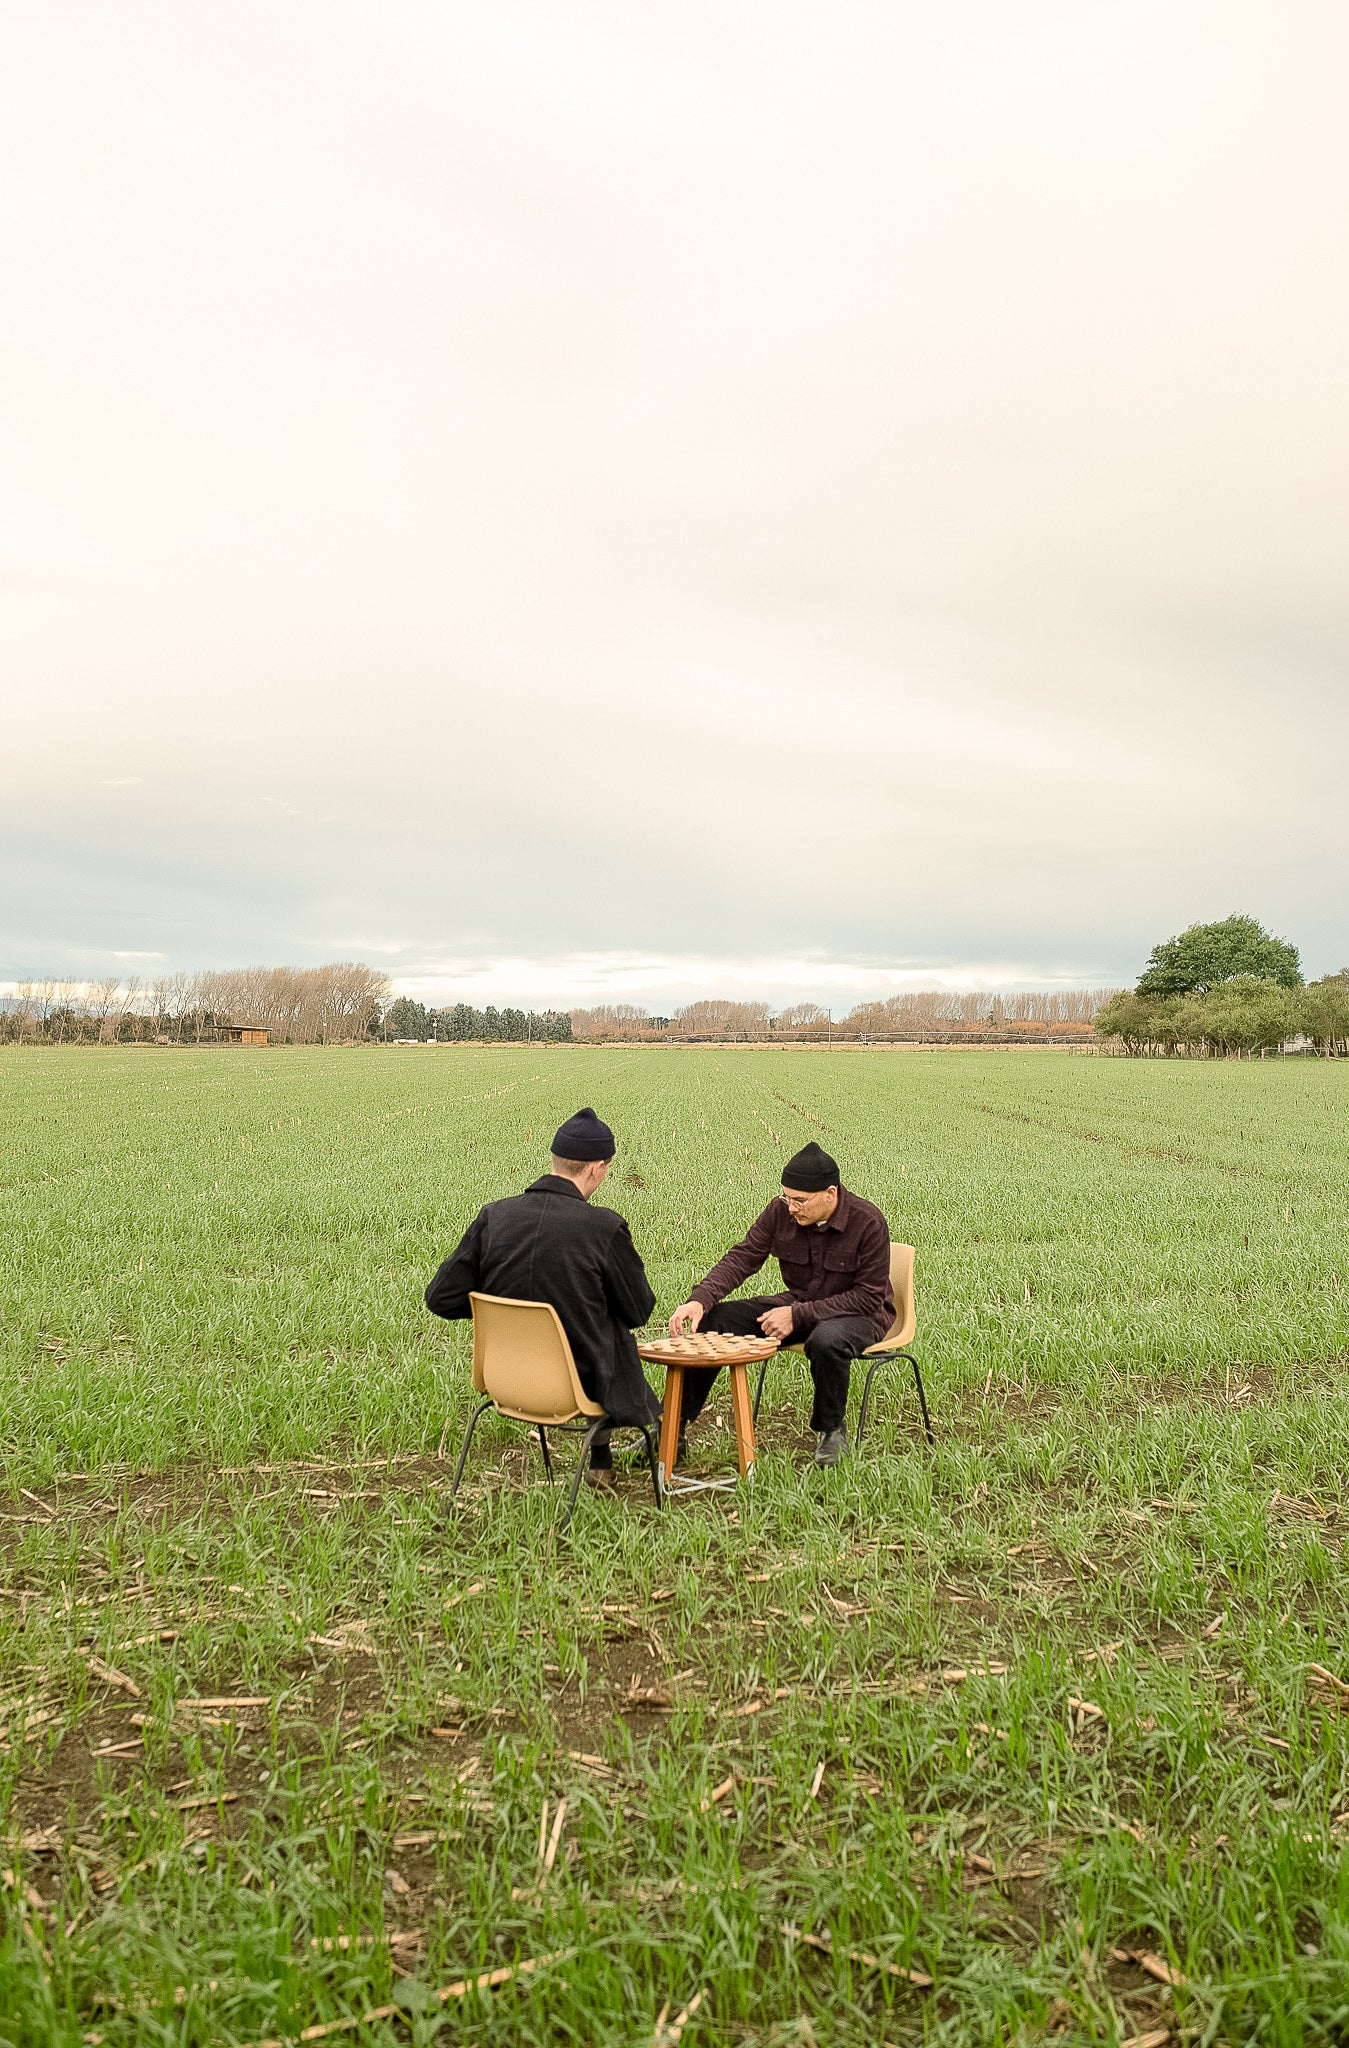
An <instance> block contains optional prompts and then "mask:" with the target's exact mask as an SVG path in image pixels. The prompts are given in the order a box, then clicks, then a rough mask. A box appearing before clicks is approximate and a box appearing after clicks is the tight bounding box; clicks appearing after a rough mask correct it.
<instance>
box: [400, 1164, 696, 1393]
mask: <svg viewBox="0 0 1349 2048" xmlns="http://www.w3.org/2000/svg"><path fill="white" fill-rule="evenodd" d="M470 1293H479V1294H504V1295H507V1296H509V1297H511V1298H512V1299H513V1300H515V1301H550V1302H551V1303H552V1305H553V1307H554V1308H555V1309H556V1310H557V1312H558V1316H559V1317H560V1319H561V1322H562V1327H563V1329H564V1330H565V1331H566V1333H567V1341H568V1342H569V1343H570V1345H571V1350H572V1357H573V1358H574V1359H575V1360H576V1370H577V1373H578V1374H579V1376H580V1381H581V1385H582V1386H583V1387H584V1388H585V1390H586V1392H587V1394H589V1396H590V1398H591V1400H592V1401H599V1402H600V1403H601V1404H602V1406H603V1408H604V1410H605V1413H606V1414H607V1415H609V1416H610V1417H611V1418H612V1420H613V1421H615V1422H622V1423H637V1422H656V1421H658V1420H659V1417H660V1403H659V1401H658V1400H657V1399H656V1396H655V1395H654V1394H653V1393H652V1391H651V1388H650V1386H649V1384H648V1383H647V1379H646V1375H645V1374H644V1373H643V1371H642V1361H641V1360H640V1358H638V1356H637V1344H636V1340H635V1339H634V1337H633V1334H632V1333H633V1331H634V1330H635V1329H638V1328H640V1326H641V1325H642V1324H643V1323H644V1322H646V1320H647V1319H648V1317H649V1316H650V1314H651V1311H652V1310H653V1309H654V1307H655V1306H656V1297H655V1295H654V1294H653V1293H652V1291H651V1283H650V1281H649V1280H648V1279H647V1277H646V1268H645V1267H644V1266H643V1264H642V1261H641V1257H640V1255H639V1253H638V1250H637V1247H636V1245H635V1244H634V1243H633V1241H632V1235H631V1233H630V1231H629V1229H628V1226H627V1223H626V1222H625V1221H624V1219H623V1217H621V1216H620V1215H618V1214H617V1212H616V1211H615V1210H613V1209H596V1208H594V1207H592V1205H591V1204H590V1203H589V1202H587V1200H586V1198H585V1196H584V1195H583V1194H582V1193H581V1191H580V1189H579V1188H578V1187H577V1186H576V1183H575V1182H574V1181H571V1180H568V1179H567V1178H566V1176H565V1175H563V1174H560V1173H545V1174H544V1175H543V1177H542V1179H540V1180H536V1181H535V1182H534V1183H533V1185H532V1186H530V1187H527V1188H526V1189H525V1191H524V1193H523V1194H522V1195H509V1196H507V1198H506V1199H505V1200H504V1201H501V1202H489V1203H488V1204H487V1207H486V1208H485V1209H480V1210H479V1211H478V1213H477V1215H476V1216H475V1217H474V1219H473V1221H472V1223H470V1225H469V1227H468V1229H467V1230H466V1231H465V1233H464V1236H463V1238H462V1239H461V1241H460V1243H459V1246H458V1248H457V1249H456V1250H455V1251H453V1252H451V1254H450V1256H449V1258H448V1259H446V1261H445V1263H444V1265H443V1266H442V1267H441V1269H440V1271H439V1272H438V1273H437V1274H436V1277H435V1279H434V1280H433V1281H432V1282H431V1285H430V1286H429V1287H428V1288H427V1290H426V1306H427V1307H428V1308H429V1309H430V1311H431V1313H432V1314H433V1315H437V1316H446V1317H448V1318H449V1319H450V1320H452V1321H454V1320H459V1319H462V1318H463V1317H465V1316H469V1315H471V1314H472V1312H473V1311H472V1308H471V1306H470V1303H469V1299H468V1297H469V1294H470Z"/></svg>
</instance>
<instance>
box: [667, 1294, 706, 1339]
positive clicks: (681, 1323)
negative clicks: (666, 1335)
mask: <svg viewBox="0 0 1349 2048" xmlns="http://www.w3.org/2000/svg"><path fill="white" fill-rule="evenodd" d="M702 1319H703V1305H702V1303H701V1302H700V1301H685V1302H681V1303H680V1305H679V1307H678V1308H677V1309H676V1310H675V1312H674V1314H673V1315H672V1316H671V1318H670V1335H671V1336H672V1337H683V1336H687V1335H691V1334H692V1332H693V1331H694V1330H696V1329H697V1327H698V1325H699V1323H700V1322H701V1321H702Z"/></svg>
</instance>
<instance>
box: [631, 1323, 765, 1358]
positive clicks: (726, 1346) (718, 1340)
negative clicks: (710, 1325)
mask: <svg viewBox="0 0 1349 2048" xmlns="http://www.w3.org/2000/svg"><path fill="white" fill-rule="evenodd" d="M778 1349H779V1346H778V1340H777V1338H776V1337H729V1336H724V1335H723V1334H722V1332H721V1331H720V1330H707V1331H698V1332H695V1334H694V1335H693V1336H691V1337H652V1338H649V1339H646V1340H643V1341H641V1342H639V1343H638V1346H637V1352H638V1356H639V1357H641V1358H647V1359H650V1361H651V1363H652V1364H653V1365H729V1364H731V1363H732V1362H733V1361H736V1362H738V1363H739V1364H741V1365H753V1364H757V1362H758V1360H759V1359H761V1358H772V1357H773V1355H774V1353H775V1352H776V1351H777V1350H778Z"/></svg>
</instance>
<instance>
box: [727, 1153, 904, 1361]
mask: <svg viewBox="0 0 1349 2048" xmlns="http://www.w3.org/2000/svg"><path fill="white" fill-rule="evenodd" d="M770 1258H774V1259H776V1260H777V1262H778V1264H779V1266H780V1267H781V1268H782V1277H783V1279H784V1281H785V1282H786V1284H787V1292H786V1294H785V1295H783V1296H782V1297H781V1299H782V1301H783V1303H784V1305H785V1304H786V1303H787V1302H790V1303H791V1306H792V1334H793V1336H795V1337H804V1336H806V1335H808V1333H809V1332H810V1331H811V1330H813V1329H814V1327H815V1325H816V1323H822V1322H827V1321H828V1320H829V1319H830V1318H831V1317H834V1316H866V1317H868V1318H869V1319H870V1320H871V1321H872V1322H873V1323H874V1324H875V1325H876V1339H875V1341H876V1342H879V1341H880V1339H881V1338H882V1337H883V1336H884V1335H885V1333H886V1331H887V1330H888V1329H889V1327H890V1325H891V1323H892V1322H893V1321H894V1318H895V1297H894V1294H893V1292H892V1291H891V1287H890V1226H889V1224H888V1223H887V1222H886V1220H885V1218H884V1216H882V1214H881V1212H880V1210H879V1209H878V1208H877V1207H876V1204H875V1203H874V1202H864V1201H863V1199H862V1197H861V1196H860V1195H854V1194H851V1193H850V1192H849V1190H848V1189H847V1188H843V1187H841V1188H840V1189H839V1191H838V1202H837V1205H836V1206H835V1209H834V1213H833V1215H832V1216H831V1217H830V1218H829V1220H828V1222H827V1223H807V1224H804V1225H803V1224H800V1223H797V1222H796V1221H794V1219H793V1217H792V1212H791V1210H790V1209H789V1208H788V1207H787V1204H786V1203H785V1202H784V1201H783V1200H782V1199H781V1197H778V1198H777V1199H776V1200H774V1201H771V1202H770V1203H769V1204H768V1207H767V1208H766V1209H765V1210H764V1212H763V1214H762V1216H758V1217H756V1218H755V1220H754V1222H753V1223H752V1224H751V1225H750V1227H749V1229H748V1231H747V1232H746V1234H745V1236H744V1237H743V1238H742V1239H741V1240H740V1243H739V1244H737V1245H732V1247H731V1249H730V1251H728V1252H727V1254H726V1256H725V1258H724V1259H721V1260H719V1261H718V1263H717V1264H716V1265H715V1266H714V1267H713V1268H712V1271H711V1272H710V1273H709V1274H708V1276H707V1278H706V1279H705V1280H702V1281H700V1282H699V1284H698V1286H697V1287H695V1288H694V1290H693V1293H692V1294H691V1295H690V1297H689V1299H690V1300H691V1301H697V1302H700V1303H701V1304H702V1306H703V1308H704V1309H709V1308H715V1307H716V1305H717V1303H718V1302H719V1301H723V1300H724V1299H725V1297H726V1296H727V1295H728V1294H732V1293H734V1291H735V1289H736V1288H737V1287H738V1286H739V1285H740V1283H741V1281H742V1280H748V1278H749V1276H750V1274H751V1273H757V1272H758V1270H759V1268H760V1267H761V1266H762V1265H763V1264H764V1262H765V1261H766V1260H767V1259H770Z"/></svg>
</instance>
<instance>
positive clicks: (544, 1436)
mask: <svg viewBox="0 0 1349 2048" xmlns="http://www.w3.org/2000/svg"><path fill="white" fill-rule="evenodd" d="M539 1449H540V1450H541V1451H542V1452H543V1469H544V1471H545V1472H546V1473H547V1474H548V1484H549V1485H550V1486H552V1485H553V1483H554V1481H553V1461H552V1459H551V1458H550V1457H549V1455H548V1433H547V1431H546V1430H545V1429H544V1426H543V1424H542V1423H540V1424H539Z"/></svg>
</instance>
